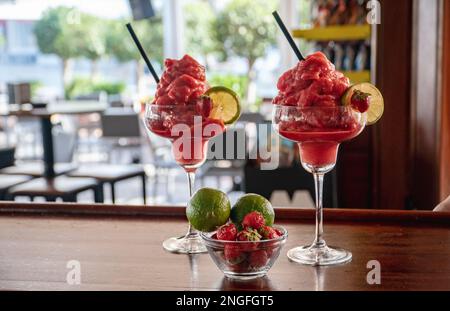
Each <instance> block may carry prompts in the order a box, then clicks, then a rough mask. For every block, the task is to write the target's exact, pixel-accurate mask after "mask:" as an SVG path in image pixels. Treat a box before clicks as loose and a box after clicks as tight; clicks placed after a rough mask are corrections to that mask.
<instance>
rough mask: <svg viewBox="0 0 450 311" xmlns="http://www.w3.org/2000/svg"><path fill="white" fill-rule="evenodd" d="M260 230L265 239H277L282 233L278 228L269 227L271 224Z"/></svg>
mask: <svg viewBox="0 0 450 311" xmlns="http://www.w3.org/2000/svg"><path fill="white" fill-rule="evenodd" d="M258 232H259V233H260V234H261V236H262V237H263V238H264V240H272V239H277V238H279V237H280V236H282V234H281V235H280V234H279V232H277V230H276V229H274V228H272V227H269V226H262V227H261V228H260V229H259V230H258Z"/></svg>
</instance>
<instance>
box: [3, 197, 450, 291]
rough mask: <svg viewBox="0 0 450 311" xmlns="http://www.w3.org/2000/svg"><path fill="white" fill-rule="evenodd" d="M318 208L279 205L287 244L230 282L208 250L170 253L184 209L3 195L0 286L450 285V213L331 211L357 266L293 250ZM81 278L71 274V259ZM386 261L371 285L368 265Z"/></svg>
mask: <svg viewBox="0 0 450 311" xmlns="http://www.w3.org/2000/svg"><path fill="white" fill-rule="evenodd" d="M313 218H314V211H313V210H298V209H277V210H276V223H277V224H279V225H282V226H285V227H286V228H287V230H288V231H289V238H288V242H287V243H286V245H285V247H284V249H283V250H282V253H281V255H280V257H279V258H278V260H277V262H276V263H275V265H274V266H273V268H272V269H271V270H270V271H269V274H268V276H267V277H265V278H262V279H257V280H252V281H245V282H244V281H232V280H229V279H227V278H225V277H223V275H222V273H221V272H220V271H219V270H218V268H217V267H216V266H215V265H214V263H213V262H212V260H211V258H210V257H209V255H208V254H202V255H195V256H187V255H175V254H171V253H168V252H165V251H164V250H163V248H162V246H161V243H162V241H163V240H164V239H165V238H167V237H170V236H173V235H178V234H182V233H183V232H184V231H185V230H186V229H187V221H186V219H185V216H184V208H183V207H157V206H120V205H115V206H113V205H81V204H37V203H35V204H24V203H8V202H3V203H0V290H345V291H354V290H450V213H433V212H407V211H374V210H367V211H365V210H341V209H339V210H326V211H325V238H326V240H327V242H328V243H329V244H330V245H337V246H340V247H343V248H346V249H348V250H350V251H352V253H353V261H352V262H351V263H350V264H347V265H343V266H337V267H327V268H315V267H306V266H302V265H299V264H295V263H292V262H289V260H288V259H287V257H286V252H287V251H288V250H289V249H290V248H292V247H294V246H297V245H303V244H306V243H310V242H311V241H312V239H313V232H314V222H313ZM71 260H77V261H79V262H80V265H81V284H80V285H69V284H67V282H66V276H67V273H68V272H69V271H70V269H69V268H67V263H68V262H69V261H71ZM371 260H377V261H378V262H379V263H380V265H381V284H380V285H369V284H368V283H367V280H366V278H367V274H368V273H369V271H370V270H371V269H368V268H367V263H368V262H369V261H371Z"/></svg>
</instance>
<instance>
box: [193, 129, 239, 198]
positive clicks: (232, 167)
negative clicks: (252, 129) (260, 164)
mask: <svg viewBox="0 0 450 311" xmlns="http://www.w3.org/2000/svg"><path fill="white" fill-rule="evenodd" d="M227 140H228V141H232V142H233V145H231V146H230V145H227ZM240 142H242V143H243V144H244V145H243V146H242V145H239V143H240ZM246 146H247V135H246V131H245V128H244V127H238V126H236V127H233V128H230V129H228V130H227V131H226V132H224V133H223V134H222V135H218V136H216V137H214V138H212V139H211V140H210V141H209V143H208V161H207V162H206V163H205V165H204V166H203V167H202V168H201V169H200V172H199V177H200V181H201V182H202V181H203V179H204V178H206V177H215V178H216V179H217V184H218V186H219V188H220V185H221V182H220V180H221V178H222V177H231V178H232V179H233V189H231V190H240V189H234V188H239V187H238V186H236V185H239V184H240V183H241V181H242V178H243V173H244V172H243V169H244V166H245V162H246V158H247V147H246ZM229 147H231V148H232V150H228V148H229ZM217 148H222V150H221V151H222V152H220V153H219V152H218V151H220V150H218V149H217ZM240 148H244V150H243V151H242V150H241V149H240ZM213 149H214V150H213ZM239 157H240V159H239Z"/></svg>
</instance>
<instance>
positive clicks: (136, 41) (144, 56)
mask: <svg viewBox="0 0 450 311" xmlns="http://www.w3.org/2000/svg"><path fill="white" fill-rule="evenodd" d="M126 26H127V29H128V31H129V32H130V35H131V37H132V38H133V41H134V43H135V44H136V46H137V48H138V50H139V53H141V55H142V58H144V61H145V63H146V64H147V67H148V69H149V70H150V72H151V73H152V76H153V78H154V79H155V81H156V83H159V77H158V75H157V74H156V71H155V68H153V66H152V63H151V62H150V60H149V59H148V56H147V54H146V53H145V51H144V48H143V47H142V45H141V42H139V39H138V37H137V36H136V33H135V32H134V30H133V27H132V26H131V24H130V23H128V24H127V25H126Z"/></svg>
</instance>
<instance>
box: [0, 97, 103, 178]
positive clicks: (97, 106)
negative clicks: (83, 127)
mask: <svg viewBox="0 0 450 311" xmlns="http://www.w3.org/2000/svg"><path fill="white" fill-rule="evenodd" d="M105 109H106V104H104V103H101V102H98V101H64V102H58V103H56V104H51V105H48V106H47V107H45V108H32V107H30V106H29V105H9V106H6V107H3V108H2V109H0V116H17V117H37V118H39V119H40V122H41V135H42V143H43V153H44V164H45V174H44V175H45V177H47V178H53V177H55V170H54V165H55V161H54V150H53V135H52V127H53V125H52V122H51V117H52V116H53V115H82V114H90V113H101V112H103V111H104V110H105Z"/></svg>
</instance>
